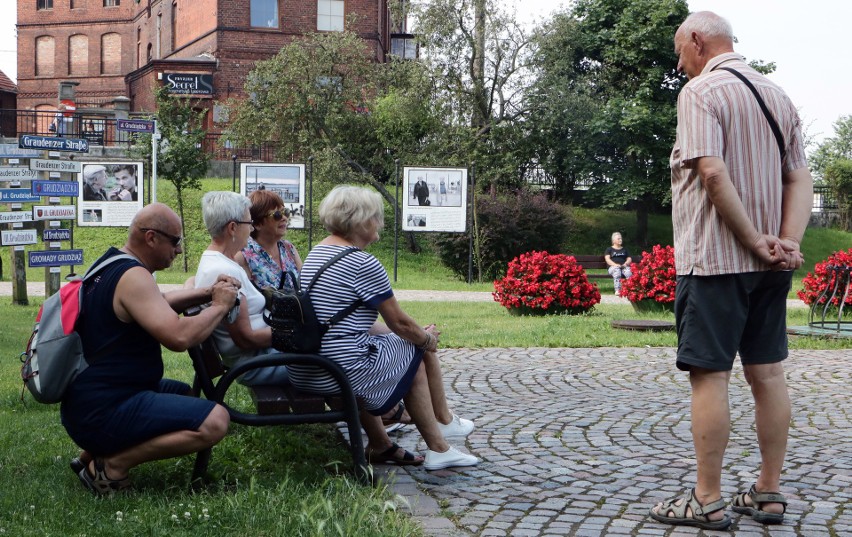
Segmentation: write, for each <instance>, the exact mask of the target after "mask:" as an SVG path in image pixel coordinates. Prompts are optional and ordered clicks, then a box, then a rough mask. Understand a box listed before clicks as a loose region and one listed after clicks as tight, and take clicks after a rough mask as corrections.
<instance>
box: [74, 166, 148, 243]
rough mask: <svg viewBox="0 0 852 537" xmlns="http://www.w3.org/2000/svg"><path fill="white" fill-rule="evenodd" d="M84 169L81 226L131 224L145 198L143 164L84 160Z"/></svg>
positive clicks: (79, 207) (80, 177)
mask: <svg viewBox="0 0 852 537" xmlns="http://www.w3.org/2000/svg"><path fill="white" fill-rule="evenodd" d="M81 169H82V171H81V172H80V173H79V174H78V179H77V181H78V182H79V185H80V188H79V192H80V194H79V197H78V199H77V225H78V226H104V227H113V226H120V227H125V226H129V225H130V221H131V220H133V217H134V216H136V212H137V211H139V209H141V208H142V205H143V203H144V199H145V198H144V196H143V189H144V185H145V182H144V177H143V173H142V170H143V168H142V163H141V162H84V163H82V166H81ZM95 215H97V217H95Z"/></svg>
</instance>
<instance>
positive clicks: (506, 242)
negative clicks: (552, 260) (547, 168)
mask: <svg viewBox="0 0 852 537" xmlns="http://www.w3.org/2000/svg"><path fill="white" fill-rule="evenodd" d="M477 220H478V223H479V241H480V242H479V261H480V263H481V264H480V263H477V256H474V277H477V276H479V277H481V278H483V279H484V278H487V279H496V278H498V277H500V276H502V275H503V274H505V271H506V266H507V264H508V263H509V261H511V260H512V259H514V258H516V257H518V256H519V255H521V254H523V253H525V252H529V251H531V250H545V251H551V252H552V251H558V250H559V248H560V246H561V245H562V243H563V241H564V240H565V237H566V235H567V234H568V231H569V230H570V227H571V224H570V219H569V217H568V216H567V214H566V212H565V208H564V207H563V206H561V205H559V204H558V203H553V202H551V201H548V200H547V198H546V196H544V195H543V194H533V193H529V192H525V191H521V192H519V193H517V194H515V195H509V196H506V197H496V198H487V197H479V198H478V199H477ZM469 242H470V236H469V235H468V233H459V234H452V235H450V234H442V235H438V236H437V238H436V243H437V246H438V253H439V255H440V256H441V261H442V262H443V263H444V265H446V266H447V267H449V268H450V269H451V270H452V271H453V272H455V273H456V274H458V275H459V276H460V277H462V278H467V272H468V253H469V251H470V247H469Z"/></svg>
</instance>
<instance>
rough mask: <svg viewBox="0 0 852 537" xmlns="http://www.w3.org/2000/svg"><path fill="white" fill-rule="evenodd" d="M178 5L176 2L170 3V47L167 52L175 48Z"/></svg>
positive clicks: (176, 42)
mask: <svg viewBox="0 0 852 537" xmlns="http://www.w3.org/2000/svg"><path fill="white" fill-rule="evenodd" d="M177 13H178V5H177V2H174V3H172V43H171V45H172V48H171V50H170V51H169V52H174V51H175V50H177V44H178V40H177V31H178V16H177Z"/></svg>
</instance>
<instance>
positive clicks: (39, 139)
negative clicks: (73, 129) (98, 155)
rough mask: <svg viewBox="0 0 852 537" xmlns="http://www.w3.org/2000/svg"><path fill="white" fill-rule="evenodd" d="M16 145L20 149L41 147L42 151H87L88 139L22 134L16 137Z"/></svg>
mask: <svg viewBox="0 0 852 537" xmlns="http://www.w3.org/2000/svg"><path fill="white" fill-rule="evenodd" d="M18 147H20V148H21V149H41V150H43V151H71V152H74V153H88V152H89V141H88V140H85V139H83V138H59V137H56V136H34V135H31V134H24V135H22V136H21V137H20V138H19V139H18Z"/></svg>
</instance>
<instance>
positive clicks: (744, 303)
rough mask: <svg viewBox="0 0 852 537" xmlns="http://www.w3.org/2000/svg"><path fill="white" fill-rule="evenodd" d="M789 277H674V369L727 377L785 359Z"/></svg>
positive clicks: (784, 274) (760, 274) (750, 274)
mask: <svg viewBox="0 0 852 537" xmlns="http://www.w3.org/2000/svg"><path fill="white" fill-rule="evenodd" d="M792 280H793V273H792V272H790V271H785V272H748V273H744V274H725V275H720V276H694V275H689V276H678V277H677V292H676V296H675V324H676V327H677V340H678V344H677V367H678V369H682V370H684V371H689V369H690V367H691V366H695V367H701V368H704V369H712V370H716V371H730V370H731V368H733V365H734V358H735V357H736V354H737V352H739V354H740V361H741V362H742V363H743V365H750V364H771V363H775V362H780V361H782V360H784V359H785V358H786V357H787V293H788V292H789V291H790V285H791V282H792Z"/></svg>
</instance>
